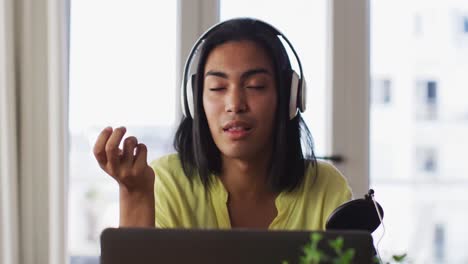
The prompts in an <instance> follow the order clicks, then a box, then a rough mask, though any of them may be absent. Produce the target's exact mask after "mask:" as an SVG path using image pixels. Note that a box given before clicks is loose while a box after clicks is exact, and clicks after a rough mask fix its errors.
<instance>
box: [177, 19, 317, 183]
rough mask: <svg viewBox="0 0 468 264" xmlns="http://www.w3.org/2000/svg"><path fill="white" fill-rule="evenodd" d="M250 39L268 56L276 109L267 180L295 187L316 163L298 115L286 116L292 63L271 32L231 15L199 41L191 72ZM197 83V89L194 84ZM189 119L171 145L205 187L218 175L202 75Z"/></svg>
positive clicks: (218, 162)
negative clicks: (220, 50)
mask: <svg viewBox="0 0 468 264" xmlns="http://www.w3.org/2000/svg"><path fill="white" fill-rule="evenodd" d="M242 40H248V41H253V42H255V43H256V44H258V45H260V46H261V47H263V48H264V49H265V51H266V52H267V54H268V55H269V56H270V57H271V58H272V61H273V67H274V69H275V78H276V80H275V81H276V84H277V85H276V87H277V100H278V101H277V106H278V107H277V109H276V114H275V123H274V128H273V131H274V132H273V140H272V145H273V152H272V156H271V160H270V164H269V168H268V175H269V176H268V184H269V187H270V188H271V190H272V191H274V192H281V191H284V190H288V191H291V190H294V189H295V188H296V187H297V186H298V185H299V184H300V183H301V182H302V180H303V178H304V174H305V171H306V168H307V166H308V165H309V164H310V165H311V166H316V158H315V155H314V151H313V140H312V135H311V134H310V131H309V129H308V128H307V125H306V124H305V122H304V120H303V119H302V117H301V115H300V113H298V114H297V115H296V117H295V118H293V119H292V120H290V119H289V96H290V83H291V72H292V69H291V63H290V61H289V58H288V55H287V52H286V50H285V48H284V46H283V44H282V43H281V41H280V39H279V38H278V37H277V34H276V32H275V31H274V30H273V29H272V28H271V27H270V26H268V25H265V24H264V23H263V22H259V21H257V20H253V19H246V18H242V19H233V20H229V21H226V22H224V23H223V24H222V25H221V26H219V27H217V28H216V29H215V30H213V31H212V32H210V33H209V34H208V35H207V36H206V38H205V41H204V43H203V47H202V49H201V51H199V52H201V53H200V60H199V63H198V68H197V73H196V76H203V75H204V70H205V63H206V60H207V57H208V55H209V54H210V52H211V51H212V50H213V49H214V48H215V47H217V46H219V45H221V44H224V43H226V42H231V41H242ZM197 87H198V88H197ZM193 95H194V109H195V111H194V112H195V113H194V117H193V119H192V118H190V117H183V119H182V120H181V122H180V124H179V127H178V129H177V132H176V135H175V139H174V148H175V149H176V150H177V152H178V154H179V158H180V161H181V164H182V168H183V170H184V172H185V174H186V175H187V177H189V178H190V179H193V178H194V177H200V179H201V181H202V182H203V184H204V185H205V187H206V188H209V186H210V182H211V178H210V177H211V175H212V174H213V175H216V176H219V175H220V173H221V169H222V160H221V153H220V150H219V149H218V147H217V146H216V144H215V142H214V140H213V137H212V136H211V133H210V130H209V127H208V122H207V118H206V115H205V111H204V109H203V100H202V98H203V78H196V84H195V85H194V91H193Z"/></svg>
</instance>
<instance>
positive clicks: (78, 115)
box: [68, 0, 179, 264]
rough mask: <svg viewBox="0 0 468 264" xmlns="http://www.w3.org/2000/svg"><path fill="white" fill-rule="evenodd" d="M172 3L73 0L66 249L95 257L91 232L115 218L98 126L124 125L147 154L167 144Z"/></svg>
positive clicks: (171, 108) (78, 259) (79, 259)
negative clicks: (98, 155) (100, 160)
mask: <svg viewBox="0 0 468 264" xmlns="http://www.w3.org/2000/svg"><path fill="white" fill-rule="evenodd" d="M176 3H177V1H151V0H137V1H134V0H121V1H114V0H75V1H72V2H71V10H70V16H71V28H70V92H69V96H70V97H69V101H70V112H69V122H70V123H69V131H70V139H71V144H70V179H69V184H70V187H69V215H68V230H69V254H70V261H71V263H72V264H74V263H98V256H99V236H100V233H101V232H102V230H103V229H104V228H106V227H112V226H117V225H118V219H119V216H118V212H119V211H118V210H119V206H118V202H119V201H118V186H117V184H116V183H115V181H114V180H113V179H112V178H111V177H110V176H108V175H106V174H105V173H104V172H103V171H102V170H101V169H100V168H99V166H98V164H97V162H96V161H95V159H94V156H93V154H92V147H93V145H94V142H95V139H96V137H97V135H98V133H99V132H100V131H101V130H102V129H103V128H104V127H106V126H109V125H110V126H113V127H116V126H126V127H127V131H128V132H127V135H133V136H136V137H137V138H138V139H139V141H140V142H142V143H145V144H146V145H147V146H148V150H149V152H148V160H149V161H150V160H151V159H154V158H156V157H159V156H161V155H162V154H164V153H167V152H172V151H173V150H172V147H171V142H172V132H173V125H174V124H175V122H176V120H175V119H176V116H175V110H176V107H179V103H178V101H177V99H178V98H176V89H177V87H176V66H175V63H176V60H175V58H176V50H175V47H176V35H175V34H176V13H177V12H176Z"/></svg>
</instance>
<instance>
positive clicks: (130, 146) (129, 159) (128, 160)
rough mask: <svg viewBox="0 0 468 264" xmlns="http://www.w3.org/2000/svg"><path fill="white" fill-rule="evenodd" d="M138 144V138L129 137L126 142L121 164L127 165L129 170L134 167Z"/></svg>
mask: <svg viewBox="0 0 468 264" xmlns="http://www.w3.org/2000/svg"><path fill="white" fill-rule="evenodd" d="M137 144H138V140H137V138H136V137H128V138H126V139H125V140H124V143H123V154H122V159H121V163H122V164H125V165H126V166H127V167H128V168H131V167H132V166H133V160H134V154H135V148H136V146H137Z"/></svg>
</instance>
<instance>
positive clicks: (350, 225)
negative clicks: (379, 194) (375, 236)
mask: <svg viewBox="0 0 468 264" xmlns="http://www.w3.org/2000/svg"><path fill="white" fill-rule="evenodd" d="M373 197H374V190H372V189H370V190H369V192H368V193H367V194H366V195H365V196H364V199H355V200H351V201H349V202H346V203H344V204H342V205H340V206H339V207H338V208H336V209H335V210H334V211H333V212H332V213H331V214H330V216H329V217H328V219H327V223H326V225H325V228H326V230H362V231H368V232H370V233H372V232H374V231H375V230H376V229H377V227H379V225H380V223H382V219H383V214H384V212H383V209H382V206H380V204H379V203H377V202H376V201H375V200H374V198H373ZM377 208H378V209H377ZM377 210H378V211H377Z"/></svg>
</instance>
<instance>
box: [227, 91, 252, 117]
mask: <svg viewBox="0 0 468 264" xmlns="http://www.w3.org/2000/svg"><path fill="white" fill-rule="evenodd" d="M247 109H248V106H247V97H246V93H245V89H244V88H243V87H240V86H234V87H232V88H231V89H229V92H228V94H227V96H226V112H232V113H243V112H245V111H247Z"/></svg>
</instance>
